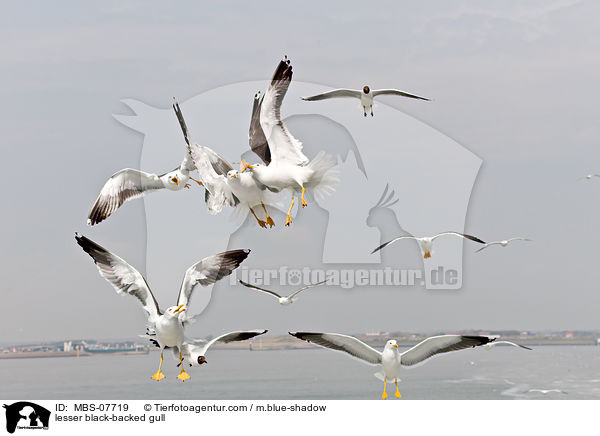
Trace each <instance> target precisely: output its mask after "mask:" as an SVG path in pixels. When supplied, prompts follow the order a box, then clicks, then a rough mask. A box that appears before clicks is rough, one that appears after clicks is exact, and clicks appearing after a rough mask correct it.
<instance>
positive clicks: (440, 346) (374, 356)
mask: <svg viewBox="0 0 600 436" xmlns="http://www.w3.org/2000/svg"><path fill="white" fill-rule="evenodd" d="M289 334H290V335H292V336H294V337H296V338H298V339H302V340H303V341H307V342H312V343H314V344H316V345H320V346H321V347H325V348H331V349H333V350H338V351H343V352H345V353H348V354H350V355H351V356H354V357H356V358H358V359H361V360H363V361H365V362H367V363H370V364H372V365H381V366H382V370H381V371H379V372H377V373H375V377H377V378H379V379H380V380H382V381H383V394H382V395H381V398H382V399H386V398H387V392H386V387H387V382H388V381H392V380H394V383H395V385H396V394H395V395H396V397H397V398H400V397H401V395H400V392H399V391H398V371H399V369H400V366H412V365H416V364H417V363H420V362H423V361H425V360H427V359H429V358H430V357H432V356H435V355H436V354H441V353H447V352H449V351H458V350H463V349H465V348H472V347H477V346H479V345H485V344H487V343H489V342H493V341H494V340H495V338H489V337H487V336H463V335H442V336H432V337H429V338H427V339H425V340H423V341H421V342H419V343H418V344H417V345H415V346H414V347H412V348H410V349H408V350H406V351H404V352H402V353H400V351H398V343H397V342H396V341H395V340H390V341H387V342H386V344H385V347H384V348H383V352H380V351H377V350H376V349H374V348H372V347H370V346H369V345H367V344H365V343H364V342H362V341H360V340H358V339H356V338H355V337H353V336H346V335H340V334H337V333H311V332H289Z"/></svg>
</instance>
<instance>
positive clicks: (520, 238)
mask: <svg viewBox="0 0 600 436" xmlns="http://www.w3.org/2000/svg"><path fill="white" fill-rule="evenodd" d="M512 241H530V242H531V239H529V238H524V237H523V236H516V237H514V238H510V239H503V240H502V241H492V242H486V243H485V244H483V247H481V248H480V249H479V250H475V253H479V252H480V251H481V250H485V249H486V248H488V247H489V246H490V245H500V246H501V247H506V246H507V245H508V244H509V242H512Z"/></svg>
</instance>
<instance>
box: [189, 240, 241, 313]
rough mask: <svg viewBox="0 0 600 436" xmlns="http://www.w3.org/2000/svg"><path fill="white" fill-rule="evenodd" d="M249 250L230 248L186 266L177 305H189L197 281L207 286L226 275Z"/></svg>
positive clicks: (239, 262)
mask: <svg viewBox="0 0 600 436" xmlns="http://www.w3.org/2000/svg"><path fill="white" fill-rule="evenodd" d="M249 254H250V250H248V249H244V250H231V251H226V252H224V253H219V254H215V255H213V256H209V257H206V258H204V259H202V260H201V261H200V262H196V263H195V264H194V265H192V266H191V267H189V268H188V270H187V271H186V272H185V276H184V278H183V283H182V284H181V289H180V290H179V297H178V298H177V305H180V304H185V305H186V306H188V305H189V302H190V299H191V296H192V291H193V290H194V287H195V286H196V285H197V284H198V283H199V284H200V285H201V286H208V285H210V284H213V283H216V282H218V281H219V280H221V279H222V278H223V277H225V276H228V275H229V274H231V272H232V271H233V270H234V269H236V268H237V267H238V266H240V264H241V263H242V262H243V261H244V260H245V259H246V258H247V257H248V255H249Z"/></svg>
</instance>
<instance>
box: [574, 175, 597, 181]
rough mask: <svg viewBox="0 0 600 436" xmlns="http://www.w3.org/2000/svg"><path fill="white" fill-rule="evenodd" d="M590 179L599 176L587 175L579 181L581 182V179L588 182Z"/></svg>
mask: <svg viewBox="0 0 600 436" xmlns="http://www.w3.org/2000/svg"><path fill="white" fill-rule="evenodd" d="M592 177H600V174H588V175H586V176H584V177H582V178H580V179H579V180H583V179H585V180H590V179H591V178H592Z"/></svg>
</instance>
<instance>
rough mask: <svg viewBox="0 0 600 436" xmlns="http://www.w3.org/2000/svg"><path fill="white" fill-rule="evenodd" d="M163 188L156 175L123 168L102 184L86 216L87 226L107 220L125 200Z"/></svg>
mask: <svg viewBox="0 0 600 436" xmlns="http://www.w3.org/2000/svg"><path fill="white" fill-rule="evenodd" d="M162 188H164V185H163V183H162V181H161V180H160V178H159V176H157V175H156V174H150V173H145V172H144V171H140V170H134V169H132V168H125V169H123V170H121V171H117V172H116V173H114V174H113V175H112V176H111V177H110V179H108V181H107V182H106V183H105V184H104V186H103V187H102V190H101V191H100V194H99V195H98V198H97V199H96V201H95V202H94V205H93V206H92V209H91V210H90V213H89V215H88V221H87V223H88V225H90V226H93V225H94V224H98V223H100V222H102V221H104V220H105V219H106V218H108V217H109V216H110V215H111V214H112V213H113V212H114V211H115V210H117V209H118V208H119V207H121V206H122V205H123V203H125V202H126V201H127V200H132V199H134V198H138V197H141V196H142V195H144V194H146V193H147V192H152V191H155V190H157V189H162Z"/></svg>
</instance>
